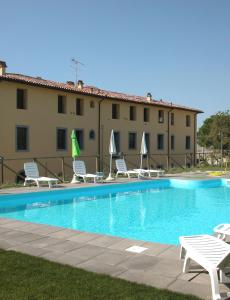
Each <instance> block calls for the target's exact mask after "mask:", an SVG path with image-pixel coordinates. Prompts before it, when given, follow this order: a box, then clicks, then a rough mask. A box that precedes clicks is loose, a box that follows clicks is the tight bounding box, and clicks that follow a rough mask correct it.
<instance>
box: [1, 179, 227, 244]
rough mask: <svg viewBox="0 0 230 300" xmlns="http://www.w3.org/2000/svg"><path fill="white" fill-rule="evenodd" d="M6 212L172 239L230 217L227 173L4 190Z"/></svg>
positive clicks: (128, 235)
mask: <svg viewBox="0 0 230 300" xmlns="http://www.w3.org/2000/svg"><path fill="white" fill-rule="evenodd" d="M0 217H6V218H12V219H17V220H23V221H29V222H34V223H41V224H49V225H54V226H61V227H64V228H72V229H77V230H82V231H87V232H94V233H100V234H107V235H113V236H119V237H126V238H131V239H138V240H144V241H150V242H159V243H166V244H178V237H179V236H180V235H191V234H202V233H207V234H211V233H212V230H213V227H214V226H216V225H217V224H219V223H225V222H226V223H230V185H228V184H227V181H226V180H225V179H214V180H178V179H159V180H151V181H142V182H135V183H127V184H113V185H102V186H96V187H88V188H79V189H68V190H54V191H49V192H37V193H26V194H17V195H0Z"/></svg>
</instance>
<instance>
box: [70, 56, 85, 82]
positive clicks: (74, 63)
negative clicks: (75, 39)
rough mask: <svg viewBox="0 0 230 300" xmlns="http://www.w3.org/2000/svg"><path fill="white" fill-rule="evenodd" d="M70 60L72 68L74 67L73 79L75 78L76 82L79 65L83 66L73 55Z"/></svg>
mask: <svg viewBox="0 0 230 300" xmlns="http://www.w3.org/2000/svg"><path fill="white" fill-rule="evenodd" d="M71 62H72V66H71V67H72V68H73V69H74V72H75V80H76V83H77V80H78V72H79V66H80V65H81V66H83V67H84V66H85V65H84V64H83V63H82V62H80V61H79V60H77V59H75V58H74V57H73V58H72V59H71Z"/></svg>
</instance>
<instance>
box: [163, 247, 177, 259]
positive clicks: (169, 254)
mask: <svg viewBox="0 0 230 300" xmlns="http://www.w3.org/2000/svg"><path fill="white" fill-rule="evenodd" d="M158 257H162V258H169V259H175V260H178V261H179V260H180V247H177V246H171V247H169V248H168V249H166V250H165V251H163V252H161V253H160V254H159V255H158Z"/></svg>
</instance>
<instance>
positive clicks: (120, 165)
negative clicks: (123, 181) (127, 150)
mask: <svg viewBox="0 0 230 300" xmlns="http://www.w3.org/2000/svg"><path fill="white" fill-rule="evenodd" d="M115 162H116V168H117V174H116V178H117V177H118V175H120V174H123V175H125V176H128V178H131V175H133V176H138V177H139V176H140V175H141V173H140V172H138V171H135V170H127V166H126V163H125V160H124V159H123V158H122V159H116V161H115Z"/></svg>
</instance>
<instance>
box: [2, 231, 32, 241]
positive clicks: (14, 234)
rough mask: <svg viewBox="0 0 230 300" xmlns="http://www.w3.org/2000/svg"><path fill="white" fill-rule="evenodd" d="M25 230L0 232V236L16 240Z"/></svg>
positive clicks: (24, 233)
mask: <svg viewBox="0 0 230 300" xmlns="http://www.w3.org/2000/svg"><path fill="white" fill-rule="evenodd" d="M26 234H27V233H26V232H22V231H18V230H10V231H7V232H4V233H2V234H1V238H2V239H5V240H17V239H18V238H19V237H22V236H24V235H26Z"/></svg>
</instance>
